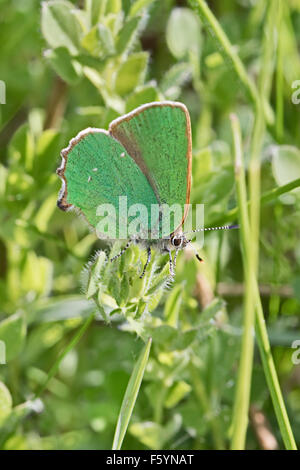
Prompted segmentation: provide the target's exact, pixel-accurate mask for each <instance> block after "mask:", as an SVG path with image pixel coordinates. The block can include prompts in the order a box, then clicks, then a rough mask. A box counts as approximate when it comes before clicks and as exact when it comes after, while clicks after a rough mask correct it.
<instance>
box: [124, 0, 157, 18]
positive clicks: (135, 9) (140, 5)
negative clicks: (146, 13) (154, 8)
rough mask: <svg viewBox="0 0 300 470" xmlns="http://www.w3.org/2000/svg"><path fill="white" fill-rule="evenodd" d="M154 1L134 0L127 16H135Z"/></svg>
mask: <svg viewBox="0 0 300 470" xmlns="http://www.w3.org/2000/svg"><path fill="white" fill-rule="evenodd" d="M154 1H155V0H136V1H135V2H134V3H133V4H132V5H131V8H130V11H129V16H131V17H133V16H136V15H137V14H138V13H139V12H140V11H141V10H143V9H145V8H147V7H148V6H150V5H151V3H154Z"/></svg>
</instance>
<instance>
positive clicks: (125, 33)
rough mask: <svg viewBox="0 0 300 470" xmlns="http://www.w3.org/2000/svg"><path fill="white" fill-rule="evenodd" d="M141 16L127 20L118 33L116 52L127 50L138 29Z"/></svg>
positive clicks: (120, 52)
mask: <svg viewBox="0 0 300 470" xmlns="http://www.w3.org/2000/svg"><path fill="white" fill-rule="evenodd" d="M140 23H141V18H131V19H130V20H129V21H127V22H126V23H125V25H124V27H123V28H122V30H121V31H120V33H119V36H118V39H117V43H116V50H117V53H118V54H123V53H124V52H129V50H130V49H131V47H132V45H133V43H134V41H135V39H136V37H137V35H138V31H139V25H140Z"/></svg>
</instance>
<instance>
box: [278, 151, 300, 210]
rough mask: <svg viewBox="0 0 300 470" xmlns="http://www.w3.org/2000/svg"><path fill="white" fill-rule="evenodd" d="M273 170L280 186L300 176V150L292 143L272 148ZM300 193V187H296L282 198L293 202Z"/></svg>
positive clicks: (290, 202) (289, 202)
mask: <svg viewBox="0 0 300 470" xmlns="http://www.w3.org/2000/svg"><path fill="white" fill-rule="evenodd" d="M272 157H273V158H272V171H273V176H274V178H275V181H276V183H277V184H278V186H283V185H284V184H287V183H290V182H291V181H293V180H295V179H297V178H300V150H299V149H298V148H296V147H293V146H291V145H281V146H277V147H274V148H273V149H272ZM299 194H300V189H299V188H296V189H294V190H293V191H291V192H290V193H289V194H284V195H283V196H281V197H280V199H281V200H282V201H283V202H285V203H287V204H292V203H294V202H295V195H299Z"/></svg>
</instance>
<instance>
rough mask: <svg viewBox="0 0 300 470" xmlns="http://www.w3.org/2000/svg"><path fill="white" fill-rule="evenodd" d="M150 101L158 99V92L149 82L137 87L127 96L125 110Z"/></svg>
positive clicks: (130, 109) (127, 110)
mask: <svg viewBox="0 0 300 470" xmlns="http://www.w3.org/2000/svg"><path fill="white" fill-rule="evenodd" d="M152 101H159V92H158V89H157V87H156V86H154V85H151V84H148V85H145V86H142V87H139V88H137V89H136V91H134V92H133V93H132V94H131V95H129V96H128V98H127V101H126V112H127V113H128V112H129V111H132V110H133V109H135V108H137V107H138V106H141V105H142V104H145V103H151V102H152Z"/></svg>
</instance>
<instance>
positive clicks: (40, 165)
mask: <svg viewBox="0 0 300 470" xmlns="http://www.w3.org/2000/svg"><path fill="white" fill-rule="evenodd" d="M59 151H60V133H59V132H58V131H56V130H54V129H47V130H45V131H44V132H43V133H42V134H41V135H40V136H39V138H38V140H37V143H36V156H35V159H34V162H33V175H34V176H35V178H36V179H37V181H39V182H41V181H42V180H43V179H44V178H48V177H49V175H52V174H53V173H54V169H55V165H56V160H55V159H54V158H53V156H54V155H59Z"/></svg>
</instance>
